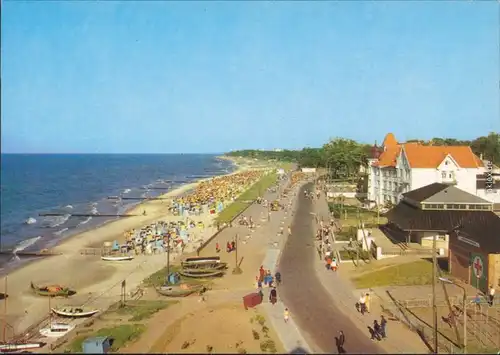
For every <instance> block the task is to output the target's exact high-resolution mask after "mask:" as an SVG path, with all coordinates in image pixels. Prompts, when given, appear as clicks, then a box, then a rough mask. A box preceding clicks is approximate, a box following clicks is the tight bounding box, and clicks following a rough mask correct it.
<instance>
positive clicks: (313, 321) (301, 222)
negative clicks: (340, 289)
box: [280, 184, 384, 354]
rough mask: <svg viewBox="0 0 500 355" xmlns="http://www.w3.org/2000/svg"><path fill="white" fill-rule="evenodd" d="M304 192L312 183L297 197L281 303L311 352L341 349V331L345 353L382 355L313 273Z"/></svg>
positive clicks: (282, 268)
mask: <svg viewBox="0 0 500 355" xmlns="http://www.w3.org/2000/svg"><path fill="white" fill-rule="evenodd" d="M304 189H307V190H312V184H307V185H305V186H304V187H303V188H302V189H301V192H300V193H299V195H298V198H299V200H300V203H299V206H298V209H297V212H296V214H295V218H294V221H293V224H292V235H291V236H290V237H289V238H288V241H287V244H286V247H285V249H284V251H283V255H282V256H281V261H280V272H281V274H282V275H283V284H282V285H281V286H280V292H281V297H282V300H283V301H284V303H285V304H286V305H288V308H289V309H290V311H291V315H292V316H293V317H294V320H295V321H296V323H297V325H298V326H299V327H300V329H302V330H303V331H304V332H303V336H304V337H305V339H306V340H307V341H308V343H309V345H310V346H311V347H313V350H314V352H320V353H337V352H340V351H339V350H342V349H338V348H337V343H336V337H337V336H338V335H339V331H340V330H342V331H343V332H344V334H345V338H346V340H345V345H344V349H343V350H344V351H345V352H347V353H365V354H366V353H372V354H380V353H384V351H383V349H381V348H380V347H379V346H378V344H375V343H373V342H371V341H370V339H369V338H368V337H367V336H366V335H365V334H364V331H363V330H360V329H359V328H358V327H357V326H356V325H355V324H354V323H353V322H352V320H351V319H349V317H347V316H346V315H345V314H344V312H342V311H341V310H340V308H339V306H338V305H337V304H335V303H334V302H332V297H331V295H330V294H329V292H328V290H327V289H326V288H325V287H323V283H322V282H321V281H320V279H319V273H318V272H317V270H316V265H317V261H318V254H317V252H316V250H315V246H314V240H313V238H314V237H313V236H314V227H315V226H314V225H313V223H314V219H313V216H312V215H311V212H313V203H312V201H311V200H310V199H307V198H305V197H304V195H303V192H302V191H303V190H304Z"/></svg>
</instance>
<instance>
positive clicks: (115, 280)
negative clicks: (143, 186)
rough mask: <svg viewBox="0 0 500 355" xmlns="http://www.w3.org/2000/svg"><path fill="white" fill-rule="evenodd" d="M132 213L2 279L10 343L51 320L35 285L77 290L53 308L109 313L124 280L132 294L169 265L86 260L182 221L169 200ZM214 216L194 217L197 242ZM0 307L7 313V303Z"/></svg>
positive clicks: (158, 258) (155, 258)
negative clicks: (128, 238)
mask: <svg viewBox="0 0 500 355" xmlns="http://www.w3.org/2000/svg"><path fill="white" fill-rule="evenodd" d="M240 161H241V160H239V161H238V162H240ZM254 167H255V164H252V162H250V161H248V162H246V163H245V164H242V165H239V166H238V169H237V170H236V171H235V172H233V173H232V174H228V175H233V174H237V173H241V172H243V171H245V170H251V169H254ZM259 168H260V167H259ZM205 180H207V179H205ZM202 181H203V180H201V181H198V182H196V183H192V184H188V185H184V186H182V187H180V188H178V189H176V190H174V191H171V192H169V193H167V194H164V195H162V196H161V197H162V198H173V197H175V196H179V195H182V194H183V193H185V192H186V191H189V190H191V189H193V188H195V187H196V186H197V185H198V184H200V183H201V182H202ZM143 210H146V212H147V215H146V216H143V215H142V211H143ZM129 213H130V214H138V215H137V216H133V217H128V218H123V219H119V220H117V221H112V222H109V223H107V224H105V225H103V226H100V227H98V228H96V229H93V230H89V231H86V232H84V233H81V234H78V235H75V236H72V237H70V238H68V239H67V240H64V241H63V242H61V243H60V244H59V245H57V246H56V247H54V248H53V249H52V250H53V251H54V252H58V253H62V255H57V256H52V257H47V258H44V259H41V260H37V261H34V262H32V263H29V264H27V265H25V266H24V267H21V268H19V269H16V270H14V271H13V272H11V273H10V274H9V275H7V276H6V277H7V279H8V281H7V283H6V282H5V278H6V277H3V278H1V279H0V289H1V291H2V292H6V293H7V294H8V295H9V297H8V298H7V317H6V319H7V323H8V325H7V338H11V337H12V336H14V335H20V334H23V332H25V331H26V329H27V328H29V327H30V326H31V325H33V324H36V323H38V322H40V321H41V320H42V319H44V318H46V317H47V316H48V313H49V300H48V298H46V297H39V296H36V295H35V294H34V293H33V292H32V291H31V290H30V282H31V281H33V283H34V284H38V285H47V284H49V285H50V284H60V285H63V286H68V287H71V288H73V289H75V290H76V291H77V294H76V295H74V296H71V297H70V298H68V299H59V298H56V299H52V301H51V306H52V307H54V306H58V305H81V304H88V305H92V307H95V308H99V309H106V308H107V307H109V305H111V304H112V303H114V302H116V301H117V300H118V299H119V297H120V292H121V287H120V285H121V283H122V281H123V280H126V289H127V291H129V290H132V289H134V288H136V287H137V286H138V285H140V283H141V282H142V280H143V279H145V278H146V277H147V276H148V275H150V274H152V273H154V272H156V271H157V270H159V269H161V268H162V267H164V266H165V264H166V254H165V253H163V254H156V255H138V256H136V257H135V258H134V260H132V261H130V262H125V263H107V262H105V261H101V260H100V255H97V256H85V255H81V253H80V251H81V250H82V249H84V248H89V247H95V246H98V245H102V244H103V243H104V242H105V241H109V242H112V241H114V240H118V241H119V242H122V241H123V240H124V232H125V231H127V230H130V229H140V228H141V227H143V226H145V225H148V224H151V223H153V222H156V221H158V220H162V221H177V220H181V219H183V218H182V217H176V216H172V215H169V214H168V204H167V203H166V201H158V200H155V201H147V202H144V203H142V204H140V205H138V206H136V207H135V208H134V209H133V210H131V211H129ZM215 217H216V215H213V214H212V215H210V214H208V213H205V214H202V215H200V216H192V217H190V219H193V220H194V221H201V222H203V223H204V225H205V226H206V227H205V229H204V230H200V231H199V232H197V233H196V236H195V239H197V240H198V241H201V240H206V239H207V238H209V237H210V236H211V235H213V234H214V233H215V231H216V228H215V227H213V226H211V224H212V220H213V219H214V218H215ZM197 246H198V245H195V246H191V248H187V251H188V252H189V251H190V250H193V249H194V248H196V247H197ZM176 258H177V260H178V256H176V255H172V256H171V260H172V259H174V260H175V259H176ZM4 284H7V290H4ZM1 302H6V301H5V300H3V301H1ZM1 302H0V304H1ZM1 305H2V308H3V304H1Z"/></svg>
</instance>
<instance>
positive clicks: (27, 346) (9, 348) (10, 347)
mask: <svg viewBox="0 0 500 355" xmlns="http://www.w3.org/2000/svg"><path fill="white" fill-rule="evenodd" d="M44 346H45V343H43V342H41V341H35V342H29V343H23V342H14V343H0V352H2V353H13V352H18V351H26V350H31V349H39V348H42V347H44Z"/></svg>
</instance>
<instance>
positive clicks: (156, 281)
mask: <svg viewBox="0 0 500 355" xmlns="http://www.w3.org/2000/svg"><path fill="white" fill-rule="evenodd" d="M180 270H181V267H180V265H170V272H171V273H172V272H178V271H180ZM166 278H167V268H166V267H164V268H163V269H160V270H158V271H157V272H155V273H154V274H151V275H149V276H148V277H147V278H145V279H144V281H142V283H143V285H144V286H147V287H159V286H162V285H164V284H165V280H166Z"/></svg>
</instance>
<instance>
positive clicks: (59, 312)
mask: <svg viewBox="0 0 500 355" xmlns="http://www.w3.org/2000/svg"><path fill="white" fill-rule="evenodd" d="M52 312H54V313H55V314H57V315H58V316H61V317H71V318H85V317H90V316H93V315H94V314H96V313H98V312H99V310H98V309H93V310H90V311H84V312H68V311H64V310H60V309H55V308H52Z"/></svg>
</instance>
